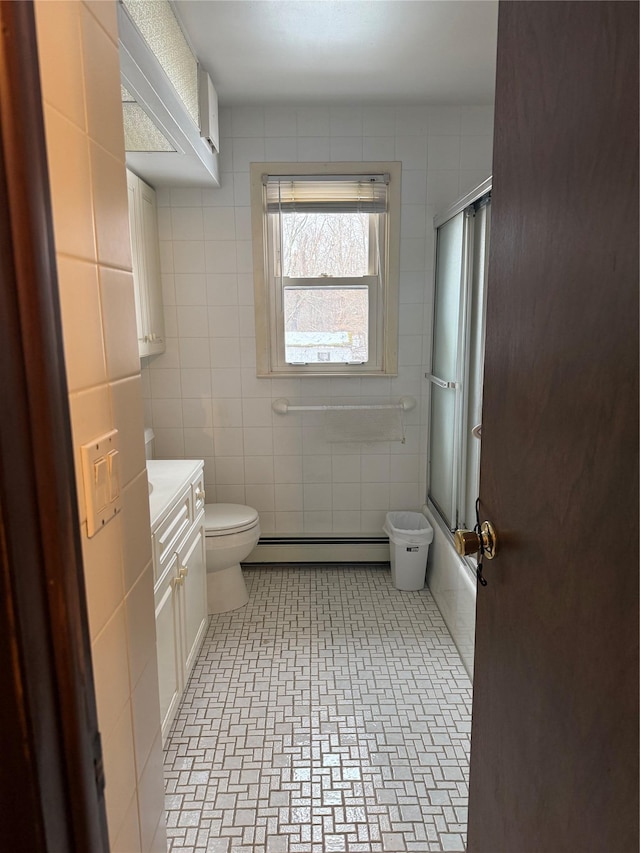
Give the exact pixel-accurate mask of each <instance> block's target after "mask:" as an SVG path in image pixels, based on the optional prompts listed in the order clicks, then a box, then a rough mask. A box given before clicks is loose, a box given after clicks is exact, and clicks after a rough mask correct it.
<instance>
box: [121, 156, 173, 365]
mask: <svg viewBox="0 0 640 853" xmlns="http://www.w3.org/2000/svg"><path fill="white" fill-rule="evenodd" d="M127 190H128V198H129V231H130V235H131V264H132V267H133V285H134V292H135V301H136V324H137V327H138V353H139V355H140V357H141V358H142V357H144V356H148V355H156V354H157V353H161V352H164V350H165V335H164V311H163V307H162V283H161V278H160V243H159V236H158V215H157V207H156V194H155V191H154V190H153V188H152V187H150V186H149V185H148V184H146V183H145V182H144V181H142V180H140V178H138V177H137V175H134V174H133V172H130V171H129V170H128V169H127Z"/></svg>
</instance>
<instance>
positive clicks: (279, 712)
mask: <svg viewBox="0 0 640 853" xmlns="http://www.w3.org/2000/svg"><path fill="white" fill-rule="evenodd" d="M245 576H246V579H247V586H248V588H249V603H248V604H247V606H246V607H244V608H242V609H240V610H237V611H234V612H232V613H226V614H221V615H219V616H212V617H211V621H210V625H209V629H208V633H207V637H206V639H205V642H204V644H203V647H202V651H201V653H200V656H199V658H198V661H197V662H196V665H195V667H194V670H193V673H192V676H191V679H190V681H189V684H188V686H187V689H186V691H185V694H184V698H183V701H182V704H181V706H180V709H179V711H178V714H177V716H176V720H175V723H174V725H173V728H172V731H171V735H170V737H169V738H168V739H167V743H166V747H165V779H166V810H167V825H168V836H169V843H170V849H171V851H172V853H179V851H180V853H331V851H336V853H338V851H339V852H340V853H342V851H344V853H385V851H416V853H428V851H444V850H461V851H462V850H464V847H465V839H466V819H467V775H468V753H469V735H470V723H471V718H470V710H471V684H470V682H469V679H468V677H467V675H466V672H465V670H464V668H463V666H462V663H461V661H460V658H459V655H458V653H457V651H456V648H455V646H454V644H453V641H452V640H451V637H450V635H449V633H448V631H447V628H446V626H445V625H444V622H443V621H442V618H441V616H440V613H439V611H438V609H437V607H436V605H435V603H434V601H433V599H432V598H431V595H430V594H429V591H428V590H426V589H425V590H422V591H420V592H399V591H398V590H396V589H394V587H393V586H392V584H391V578H390V574H389V571H388V570H384V569H382V568H379V567H362V568H353V567H333V568H332V567H327V568H323V569H318V568H312V569H305V568H299V567H296V568H265V569H245Z"/></svg>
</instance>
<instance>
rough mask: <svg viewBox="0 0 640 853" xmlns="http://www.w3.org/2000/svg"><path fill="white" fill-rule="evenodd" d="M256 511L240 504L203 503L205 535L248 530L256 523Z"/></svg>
mask: <svg viewBox="0 0 640 853" xmlns="http://www.w3.org/2000/svg"><path fill="white" fill-rule="evenodd" d="M258 519H259V516H258V512H257V510H255V509H253V507H250V506H242V505H241V504H205V508H204V527H205V532H206V535H207V537H210V536H229V535H231V534H233V533H241V532H242V531H243V530H250V529H251V528H252V527H255V526H256V525H257V523H258Z"/></svg>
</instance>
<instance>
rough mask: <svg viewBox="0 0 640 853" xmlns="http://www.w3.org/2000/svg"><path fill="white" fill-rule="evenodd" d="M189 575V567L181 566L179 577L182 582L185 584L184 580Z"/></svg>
mask: <svg viewBox="0 0 640 853" xmlns="http://www.w3.org/2000/svg"><path fill="white" fill-rule="evenodd" d="M188 574H189V569H188V567H187V566H181V567H180V571H179V572H178V577H179V578H180V582H181V583H184V579H185V578H186V576H187V575H188Z"/></svg>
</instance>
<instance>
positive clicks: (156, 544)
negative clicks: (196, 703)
mask: <svg viewBox="0 0 640 853" xmlns="http://www.w3.org/2000/svg"><path fill="white" fill-rule="evenodd" d="M147 470H148V474H149V482H150V483H151V485H152V487H153V488H152V491H151V494H150V496H149V506H150V510H151V537H152V547H153V571H154V581H155V586H154V596H155V611H156V643H157V652H158V681H159V686H160V714H161V720H162V738H163V741H164V740H165V739H166V736H167V734H168V732H169V729H170V728H171V723H172V722H173V718H174V716H175V713H176V710H177V708H178V705H179V703H180V699H181V697H182V692H183V690H184V688H185V686H186V683H187V681H188V679H189V675H190V673H191V670H192V669H193V665H194V663H195V660H196V658H197V656H198V652H199V650H200V645H201V643H202V640H203V638H204V634H205V631H206V628H207V566H206V556H205V532H204V499H205V495H204V489H203V486H202V483H203V472H202V462H201V461H197V462H193V461H189V460H149V462H148V463H147Z"/></svg>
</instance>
